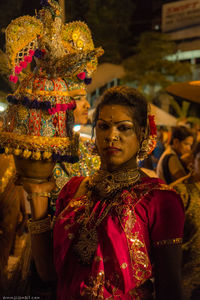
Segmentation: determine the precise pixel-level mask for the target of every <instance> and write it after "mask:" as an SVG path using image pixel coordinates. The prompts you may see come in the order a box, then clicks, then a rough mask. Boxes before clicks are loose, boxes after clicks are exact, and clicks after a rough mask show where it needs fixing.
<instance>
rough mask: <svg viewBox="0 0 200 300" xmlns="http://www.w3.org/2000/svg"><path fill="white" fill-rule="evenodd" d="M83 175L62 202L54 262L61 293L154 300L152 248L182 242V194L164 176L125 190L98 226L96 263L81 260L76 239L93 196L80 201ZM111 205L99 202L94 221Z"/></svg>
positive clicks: (77, 296)
mask: <svg viewBox="0 0 200 300" xmlns="http://www.w3.org/2000/svg"><path fill="white" fill-rule="evenodd" d="M83 179H84V178H83V177H74V178H72V179H71V180H70V181H69V182H68V184H67V185H65V187H64V188H63V190H62V191H61V193H60V195H59V198H58V200H57V209H56V216H57V220H56V223H55V227H54V262H55V267H56V271H57V277H58V291H57V297H58V299H59V300H66V299H69V300H70V299H74V300H79V299H124V300H129V299H151V298H150V297H151V296H150V295H149V291H148V288H146V286H147V285H148V284H147V283H148V281H149V279H150V278H151V277H152V264H153V261H152V257H151V253H152V248H153V247H154V246H161V245H167V244H174V243H181V239H182V235H183V224H184V211H183V205H182V201H181V199H180V197H179V196H178V195H177V194H176V192H175V191H173V190H170V189H169V188H168V187H167V186H166V185H164V184H163V183H162V181H161V180H159V179H155V178H143V179H142V180H141V181H140V182H139V183H138V184H137V185H135V186H134V187H132V188H131V189H129V191H128V190H126V189H124V190H123V191H122V193H121V195H120V196H119V197H118V199H117V200H116V201H114V202H113V205H112V208H111V209H110V210H109V212H108V214H107V215H106V216H105V217H104V219H103V221H102V222H101V223H100V225H99V226H98V227H97V236H98V244H97V249H96V252H95V255H94V257H93V260H92V262H91V264H89V265H84V264H82V263H80V262H79V260H78V258H77V256H76V254H75V252H74V247H73V246H74V243H75V242H76V240H77V236H78V230H79V228H81V220H82V216H83V215H84V212H85V209H86V206H87V203H88V201H89V200H88V198H87V197H86V196H82V197H80V198H76V199H74V198H73V196H74V195H75V193H76V191H77V189H78V187H79V185H80V183H81V182H82V180H83ZM108 204H109V203H106V204H105V203H102V202H101V201H100V200H98V199H96V201H93V206H92V208H91V213H93V216H94V223H93V225H95V222H97V221H98V219H99V218H100V217H101V215H102V213H104V212H105V211H106V207H107V205H108Z"/></svg>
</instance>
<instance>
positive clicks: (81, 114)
mask: <svg viewBox="0 0 200 300" xmlns="http://www.w3.org/2000/svg"><path fill="white" fill-rule="evenodd" d="M73 99H74V100H75V101H76V108H75V110H74V122H75V124H82V125H84V124H87V120H88V110H89V108H90V104H89V102H88V101H87V98H86V92H85V91H81V92H79V93H77V94H76V95H74V96H73Z"/></svg>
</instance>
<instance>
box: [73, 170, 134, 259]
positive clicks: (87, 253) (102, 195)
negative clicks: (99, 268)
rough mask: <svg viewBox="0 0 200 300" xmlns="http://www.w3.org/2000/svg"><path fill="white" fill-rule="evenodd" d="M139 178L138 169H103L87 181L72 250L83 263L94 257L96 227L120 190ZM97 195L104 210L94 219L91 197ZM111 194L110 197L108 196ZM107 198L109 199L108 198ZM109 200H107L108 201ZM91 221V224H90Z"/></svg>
mask: <svg viewBox="0 0 200 300" xmlns="http://www.w3.org/2000/svg"><path fill="white" fill-rule="evenodd" d="M139 179H140V173H139V169H138V168H137V169H131V170H126V171H123V172H122V171H117V172H113V173H109V172H107V171H104V170H99V171H97V172H96V173H95V174H94V175H93V176H91V177H90V179H89V181H88V184H87V185H88V201H87V202H86V207H85V217H84V220H83V222H82V223H81V224H80V229H79V233H78V240H77V242H76V243H75V244H74V247H73V248H74V252H75V254H76V255H77V256H78V259H79V261H80V262H81V263H83V264H90V263H91V262H92V259H93V257H94V254H95V252H96V249H97V244H98V233H97V227H98V226H99V225H100V224H101V223H102V221H103V220H104V219H105V217H106V216H107V215H108V213H109V212H110V210H111V208H112V207H113V206H114V205H115V204H116V203H117V204H119V201H120V194H119V193H120V191H121V190H122V189H123V188H124V187H128V186H130V185H133V184H134V183H136V182H137V181H138V180H139ZM94 195H97V197H98V199H100V200H101V203H102V207H103V205H105V208H104V211H103V212H102V213H101V215H100V216H99V217H98V218H97V220H94V215H95V212H94V210H92V212H90V210H91V209H92V208H93V205H94V202H93V201H92V200H93V197H95V196H94ZM110 196H112V197H110ZM108 198H109V199H108ZM108 200H109V201H108ZM92 223H93V224H92Z"/></svg>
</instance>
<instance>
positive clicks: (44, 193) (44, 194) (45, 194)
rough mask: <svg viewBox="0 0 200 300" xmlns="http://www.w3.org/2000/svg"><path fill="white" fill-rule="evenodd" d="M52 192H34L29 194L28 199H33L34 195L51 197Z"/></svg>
mask: <svg viewBox="0 0 200 300" xmlns="http://www.w3.org/2000/svg"><path fill="white" fill-rule="evenodd" d="M50 196H51V193H47V192H42V193H37V192H35V193H32V194H28V196H27V200H28V201H30V200H31V199H33V198H34V197H50Z"/></svg>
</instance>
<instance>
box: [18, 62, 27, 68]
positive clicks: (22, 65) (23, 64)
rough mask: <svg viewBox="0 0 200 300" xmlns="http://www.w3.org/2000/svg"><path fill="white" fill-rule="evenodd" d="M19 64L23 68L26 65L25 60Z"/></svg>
mask: <svg viewBox="0 0 200 300" xmlns="http://www.w3.org/2000/svg"><path fill="white" fill-rule="evenodd" d="M20 66H21V67H22V68H23V69H25V68H26V67H27V62H25V61H21V62H20Z"/></svg>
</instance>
